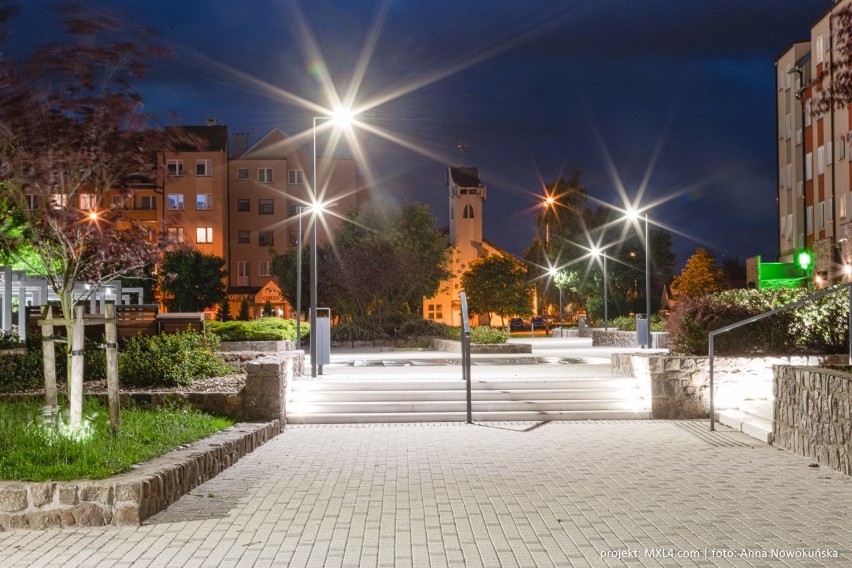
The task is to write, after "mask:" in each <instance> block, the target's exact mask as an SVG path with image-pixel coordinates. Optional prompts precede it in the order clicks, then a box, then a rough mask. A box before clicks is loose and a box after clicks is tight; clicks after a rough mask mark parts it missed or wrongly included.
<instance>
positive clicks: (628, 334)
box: [591, 328, 669, 349]
mask: <svg viewBox="0 0 852 568" xmlns="http://www.w3.org/2000/svg"><path fill="white" fill-rule="evenodd" d="M591 333H592V346H593V347H639V344H638V343H637V341H636V332H635V331H618V330H615V329H610V330H604V329H601V328H595V329H592V330H591ZM668 348H669V333H668V332H666V331H652V332H651V349H668Z"/></svg>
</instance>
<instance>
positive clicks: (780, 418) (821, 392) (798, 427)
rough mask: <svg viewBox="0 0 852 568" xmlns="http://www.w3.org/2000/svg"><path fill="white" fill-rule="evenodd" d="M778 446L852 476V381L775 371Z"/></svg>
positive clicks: (826, 372)
mask: <svg viewBox="0 0 852 568" xmlns="http://www.w3.org/2000/svg"><path fill="white" fill-rule="evenodd" d="M774 381H775V392H776V396H775V421H774V427H773V430H774V440H775V441H774V444H775V445H776V446H780V447H782V448H785V449H787V450H789V451H791V452H794V453H796V454H799V455H801V456H805V457H808V458H812V459H815V460H817V461H818V462H819V463H820V464H822V465H826V466H828V467H831V468H832V469H835V470H838V471H841V472H843V473H845V474H846V475H852V375H850V374H849V373H844V372H841V371H837V370H833V369H824V368H803V367H794V366H787V365H780V366H776V367H775V369H774Z"/></svg>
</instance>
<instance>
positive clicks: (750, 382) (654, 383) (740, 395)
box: [612, 352, 843, 419]
mask: <svg viewBox="0 0 852 568" xmlns="http://www.w3.org/2000/svg"><path fill="white" fill-rule="evenodd" d="M842 359H843V357H842V356H836V355H826V356H811V357H808V356H798V357H716V358H715V360H714V364H713V375H714V383H715V386H716V394H715V400H714V404H715V408H716V410H722V409H727V408H738V407H739V406H740V404H741V403H742V402H743V401H745V400H772V397H773V385H774V379H773V374H772V367H773V365H800V366H819V365H826V364H835V363H837V362H840V361H842ZM612 371H613V373H614V374H617V375H625V376H633V377H636V379H638V380H639V383H640V388H641V389H642V392H643V396H644V397H645V398H646V399H649V400H650V401H651V411H652V415H653V417H654V418H658V419H680V418H706V417H709V415H710V358H709V357H694V356H673V355H660V354H653V353H641V352H639V353H614V354H613V355H612Z"/></svg>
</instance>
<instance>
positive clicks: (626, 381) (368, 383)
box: [289, 377, 636, 392]
mask: <svg viewBox="0 0 852 568" xmlns="http://www.w3.org/2000/svg"><path fill="white" fill-rule="evenodd" d="M289 388H290V390H291V392H297V391H335V390H343V391H397V390H409V391H425V390H455V389H461V390H464V388H465V383H464V381H462V380H461V379H457V380H447V379H423V380H409V379H400V380H340V379H323V378H315V379H312V378H301V379H298V380H295V381H293V382H292V383H291V384H290V385H289ZM611 388H612V389H617V388H627V389H631V388H636V379H634V378H631V377H602V378H582V379H479V380H476V379H474V380H473V381H471V389H472V390H499V389H506V390H544V389H611Z"/></svg>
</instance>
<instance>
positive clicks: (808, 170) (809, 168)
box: [805, 152, 814, 180]
mask: <svg viewBox="0 0 852 568" xmlns="http://www.w3.org/2000/svg"><path fill="white" fill-rule="evenodd" d="M813 178H814V155H813V152H808V153H807V154H805V179H806V180H811V179H813Z"/></svg>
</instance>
